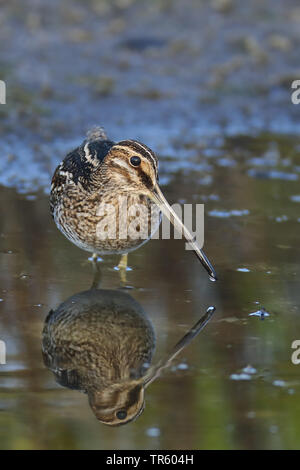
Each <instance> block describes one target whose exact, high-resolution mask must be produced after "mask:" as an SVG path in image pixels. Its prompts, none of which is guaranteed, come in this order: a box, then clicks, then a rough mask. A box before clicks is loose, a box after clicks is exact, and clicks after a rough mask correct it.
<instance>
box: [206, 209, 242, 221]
mask: <svg viewBox="0 0 300 470" xmlns="http://www.w3.org/2000/svg"><path fill="white" fill-rule="evenodd" d="M208 215H210V216H211V217H220V218H224V219H226V218H228V217H242V216H244V215H249V211H248V209H243V210H236V209H232V210H230V211H225V210H223V211H222V210H218V209H215V210H212V211H209V213H208Z"/></svg>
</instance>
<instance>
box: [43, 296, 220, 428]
mask: <svg viewBox="0 0 300 470" xmlns="http://www.w3.org/2000/svg"><path fill="white" fill-rule="evenodd" d="M213 312H214V308H213V307H209V309H208V310H207V312H206V314H205V315H204V316H202V317H201V318H200V319H199V320H198V322H197V323H196V324H195V325H194V326H193V327H192V328H191V329H190V330H189V331H188V333H187V334H185V335H184V336H183V337H182V338H181V340H180V341H179V342H178V343H177V344H176V345H175V346H174V348H173V350H172V351H171V353H168V354H166V356H165V357H163V358H162V359H161V360H160V361H159V362H158V363H157V364H156V365H154V366H152V365H151V360H152V356H153V353H154V348H155V333H154V330H153V327H152V323H151V322H150V320H149V319H148V317H147V315H146V314H145V312H144V311H143V309H142V307H141V305H140V304H139V303H138V302H137V301H136V300H134V299H133V298H132V297H131V296H130V295H128V294H127V293H125V292H123V291H120V290H104V289H99V290H98V289H90V290H88V291H85V292H81V293H79V294H75V295H73V296H72V297H70V298H69V299H68V300H66V301H65V302H63V303H62V304H61V305H60V306H59V307H58V308H57V309H56V310H55V311H53V310H51V311H50V312H49V314H48V316H47V318H46V320H45V324H44V329H43V340H42V351H43V358H44V362H45V365H46V366H47V367H48V368H49V369H50V370H51V371H52V372H53V373H54V375H55V377H56V380H57V382H58V383H59V384H60V385H62V386H65V387H69V388H71V389H75V390H80V391H82V392H85V393H86V394H87V395H88V399H89V404H90V406H91V408H92V410H93V412H94V414H95V416H96V417H97V419H98V420H99V421H101V422H102V423H104V424H108V425H110V426H117V425H120V424H126V423H129V422H130V421H132V420H134V419H136V418H137V417H138V416H139V415H140V414H141V413H142V411H143V409H144V406H145V401H144V393H145V389H146V387H147V386H148V385H150V384H151V383H152V382H153V381H154V380H155V379H156V378H157V377H159V375H160V373H161V371H162V370H163V369H164V368H166V367H169V366H170V364H171V362H172V360H173V359H174V358H175V357H176V356H177V355H178V354H179V353H180V352H181V351H182V350H183V349H184V348H185V347H186V346H187V345H188V344H190V342H191V341H192V340H193V339H194V338H195V337H196V336H197V335H198V334H199V332H200V331H201V330H202V329H203V328H204V327H205V325H206V324H207V323H208V321H209V320H210V319H211V317H212V315H213Z"/></svg>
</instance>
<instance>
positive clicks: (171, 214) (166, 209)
mask: <svg viewBox="0 0 300 470" xmlns="http://www.w3.org/2000/svg"><path fill="white" fill-rule="evenodd" d="M151 197H152V200H153V201H154V202H155V203H156V204H157V205H158V207H159V208H160V210H161V211H162V213H163V214H164V215H165V216H166V217H167V218H168V219H169V221H170V222H171V223H172V224H173V225H174V227H175V228H176V229H177V230H178V231H179V232H182V233H183V235H184V237H185V239H186V241H187V242H188V243H189V244H190V246H191V247H192V249H193V250H194V252H195V254H196V256H197V257H198V259H199V260H200V262H201V263H202V265H203V266H204V268H205V269H206V271H207V272H208V275H209V278H210V280H211V281H216V280H217V275H216V272H215V270H214V268H213V267H212V265H211V263H210V261H209V260H208V259H207V257H206V255H205V253H204V252H203V250H201V248H199V246H198V245H197V243H196V241H195V239H194V238H193V237H192V235H191V233H190V232H189V230H188V229H187V228H186V226H185V225H184V224H183V223H182V221H181V220H180V218H179V217H178V215H177V214H176V212H175V211H174V210H173V209H172V207H171V206H170V205H169V203H168V201H167V200H166V198H165V197H164V195H163V193H162V192H161V190H160V188H159V186H158V185H156V186H155V188H154V190H153V191H152V192H151Z"/></svg>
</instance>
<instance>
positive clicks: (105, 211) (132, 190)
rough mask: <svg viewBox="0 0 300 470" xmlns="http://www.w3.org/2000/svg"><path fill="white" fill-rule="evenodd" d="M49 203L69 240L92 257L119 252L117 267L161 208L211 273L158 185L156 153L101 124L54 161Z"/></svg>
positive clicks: (153, 226)
mask: <svg viewBox="0 0 300 470" xmlns="http://www.w3.org/2000/svg"><path fill="white" fill-rule="evenodd" d="M124 204H125V205H126V208H125V209H124ZM50 207H51V213H52V216H53V218H54V220H55V223H56V225H57V227H58V228H59V230H60V231H61V232H62V233H63V234H64V235H65V236H66V237H67V238H68V239H69V240H70V241H71V242H73V243H75V245H77V246H78V247H80V248H82V249H84V250H86V251H89V252H91V253H94V257H96V256H97V255H105V254H122V255H123V257H122V260H121V263H120V265H121V266H123V267H124V266H125V264H126V261H127V253H129V252H130V251H132V250H135V249H136V248H138V247H140V246H141V245H143V244H144V243H145V242H147V241H148V240H149V239H150V238H151V236H152V235H153V233H154V232H155V231H156V230H157V228H158V226H159V224H160V220H161V212H162V213H163V214H165V215H166V217H167V218H168V219H169V220H170V221H171V222H172V223H173V225H174V226H175V228H177V229H179V230H180V231H181V232H182V233H183V235H184V237H185V238H186V240H187V241H188V242H189V243H190V245H191V247H192V248H193V250H194V252H195V253H196V255H197V257H198V258H199V260H200V261H201V263H202V265H203V266H204V268H205V269H206V271H207V272H208V274H209V277H210V279H211V280H216V279H217V276H216V273H215V270H214V268H213V267H212V265H211V263H210V262H209V260H208V259H207V257H206V256H205V254H204V252H203V250H202V249H200V248H199V246H198V245H197V243H196V242H195V240H194V239H193V237H192V235H191V234H190V232H189V231H188V229H187V228H186V227H185V226H184V225H183V224H182V222H181V220H180V219H179V217H178V216H177V215H176V213H175V212H174V210H173V209H172V208H171V207H170V205H169V204H168V202H167V201H166V199H165V197H164V196H163V194H162V192H161V190H160V188H159V185H158V161H157V157H156V155H155V154H154V152H153V151H152V150H150V149H149V148H148V147H147V146H146V145H144V144H142V143H140V142H137V141H135V140H123V141H121V142H118V143H115V142H112V141H111V140H109V139H108V138H107V136H106V134H105V132H104V131H103V129H102V128H95V129H93V130H92V131H91V132H89V133H88V135H87V138H86V140H84V142H83V143H82V144H81V145H80V146H79V147H78V148H76V149H75V150H73V151H72V152H70V153H69V154H68V155H67V156H66V157H65V159H64V160H63V161H62V162H61V163H60V165H59V166H58V167H57V169H56V171H55V173H54V176H53V178H52V186H51V196H50ZM136 207H138V212H139V214H138V218H136V215H137V212H136V211H135V213H134V214H133V213H132V212H130V210H131V209H130V208H136ZM128 208H129V210H128ZM132 214H133V215H132ZM124 217H125V220H124ZM136 220H138V222H136ZM116 221H117V223H116Z"/></svg>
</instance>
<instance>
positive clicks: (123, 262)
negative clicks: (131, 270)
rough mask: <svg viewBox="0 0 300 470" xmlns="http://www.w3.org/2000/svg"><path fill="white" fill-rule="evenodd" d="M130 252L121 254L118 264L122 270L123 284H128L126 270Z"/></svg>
mask: <svg viewBox="0 0 300 470" xmlns="http://www.w3.org/2000/svg"><path fill="white" fill-rule="evenodd" d="M127 261H128V253H125V254H124V255H122V256H121V259H120V262H119V264H118V270H119V271H120V278H121V282H122V283H123V284H126V270H127Z"/></svg>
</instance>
